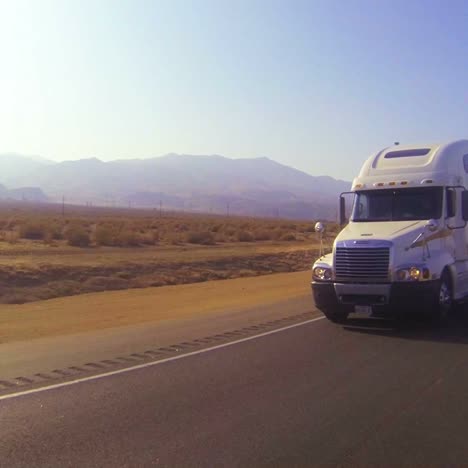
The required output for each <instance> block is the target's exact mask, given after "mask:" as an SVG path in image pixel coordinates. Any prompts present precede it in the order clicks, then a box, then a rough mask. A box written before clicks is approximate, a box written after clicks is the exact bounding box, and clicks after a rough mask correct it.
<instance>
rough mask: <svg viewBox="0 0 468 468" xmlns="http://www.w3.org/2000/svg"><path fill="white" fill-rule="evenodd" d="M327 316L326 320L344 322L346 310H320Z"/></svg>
mask: <svg viewBox="0 0 468 468" xmlns="http://www.w3.org/2000/svg"><path fill="white" fill-rule="evenodd" d="M322 312H323V313H324V315H325V317H327V319H328V320H330V321H331V322H334V323H344V322H346V319H347V318H348V312H345V311H343V310H339V309H338V310H336V309H335V310H323V311H322Z"/></svg>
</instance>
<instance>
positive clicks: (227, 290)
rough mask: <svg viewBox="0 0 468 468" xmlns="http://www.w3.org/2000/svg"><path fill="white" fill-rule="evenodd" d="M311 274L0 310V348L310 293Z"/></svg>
mask: <svg viewBox="0 0 468 468" xmlns="http://www.w3.org/2000/svg"><path fill="white" fill-rule="evenodd" d="M309 280H310V271H302V272H296V273H280V274H272V275H268V276H260V277H257V278H238V279H233V280H227V281H209V282H205V283H202V284H186V285H178V286H163V287H158V288H147V289H140V290H135V289H132V290H126V291H110V292H104V293H91V294H84V295H81V296H74V297H64V298H58V299H51V300H47V301H40V302H33V303H29V304H22V305H1V306H0V343H8V342H13V341H22V340H32V339H36V338H44V337H51V336H62V335H70V334H75V333H82V332H88V331H91V330H104V329H109V328H113V327H124V326H128V325H136V324H143V323H149V322H155V321H165V320H172V319H189V318H193V317H196V316H201V315H204V314H205V315H208V314H210V313H211V314H213V313H214V312H216V311H217V310H226V309H232V308H247V307H255V306H258V305H263V306H264V305H268V304H272V303H275V302H278V301H283V300H287V299H291V298H296V297H300V296H304V295H306V294H309V293H310V292H309Z"/></svg>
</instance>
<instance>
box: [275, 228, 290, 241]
mask: <svg viewBox="0 0 468 468" xmlns="http://www.w3.org/2000/svg"><path fill="white" fill-rule="evenodd" d="M285 234H287V231H285V230H284V229H281V228H280V229H278V228H277V229H274V230H272V231H271V238H272V239H274V240H279V239H281V238H282V237H283V236H284V235H285Z"/></svg>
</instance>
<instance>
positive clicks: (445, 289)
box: [432, 270, 453, 326]
mask: <svg viewBox="0 0 468 468" xmlns="http://www.w3.org/2000/svg"><path fill="white" fill-rule="evenodd" d="M452 309H453V290H452V279H451V277H450V273H449V272H448V271H447V270H444V272H443V273H442V276H441V277H440V285H439V291H438V294H437V296H436V298H435V304H434V306H433V310H432V319H433V321H434V323H435V325H439V326H442V325H446V324H447V321H448V317H449V314H450V312H451V310H452Z"/></svg>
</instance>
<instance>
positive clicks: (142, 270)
mask: <svg viewBox="0 0 468 468" xmlns="http://www.w3.org/2000/svg"><path fill="white" fill-rule="evenodd" d="M54 210H55V211H54ZM335 232H336V226H330V230H329V232H328V233H327V238H326V243H327V244H328V245H329V246H330V245H331V241H332V239H333V237H334V235H335ZM316 255H317V237H316V234H315V233H314V232H313V221H310V222H306V221H297V222H291V221H285V220H276V219H254V218H242V217H222V216H209V215H183V214H180V213H179V214H174V213H164V214H163V216H160V214H159V212H157V213H156V212H151V211H144V210H112V209H89V208H86V209H85V208H70V207H68V208H67V210H66V216H60V213H58V212H57V207H54V206H52V207H50V206H48V207H47V206H46V207H43V208H41V209H37V207H35V208H31V207H28V206H27V205H25V206H20V207H14V208H8V209H7V208H3V209H2V208H0V303H18V304H19V303H24V302H31V301H39V300H44V299H50V298H55V297H62V296H68V295H77V294H83V293H89V292H96V291H107V290H118V289H128V288H145V287H152V286H165V285H176V284H187V283H198V282H204V281H209V280H218V279H230V278H238V277H242V276H258V275H265V274H271V273H278V272H287V271H291V272H292V271H300V270H304V269H308V268H310V265H311V263H312V262H313V260H314V258H315V257H316Z"/></svg>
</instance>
